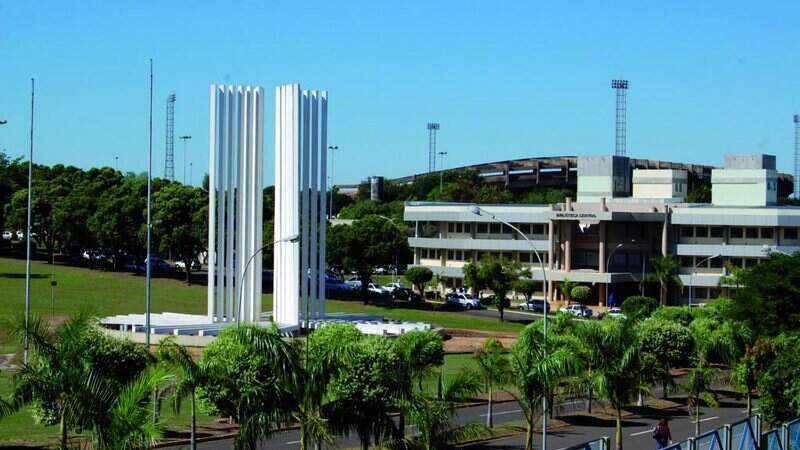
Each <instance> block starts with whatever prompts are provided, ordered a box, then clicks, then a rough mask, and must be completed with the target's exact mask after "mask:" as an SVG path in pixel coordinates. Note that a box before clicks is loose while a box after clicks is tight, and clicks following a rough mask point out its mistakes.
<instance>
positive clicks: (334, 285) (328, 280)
mask: <svg viewBox="0 0 800 450" xmlns="http://www.w3.org/2000/svg"><path fill="white" fill-rule="evenodd" d="M353 290H354V289H353V286H351V285H349V284H347V283H345V282H344V281H342V280H341V278H339V277H337V276H335V275H331V274H325V292H327V293H329V294H346V293H349V292H352V291H353Z"/></svg>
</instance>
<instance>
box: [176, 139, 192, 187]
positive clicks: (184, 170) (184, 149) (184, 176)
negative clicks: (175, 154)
mask: <svg viewBox="0 0 800 450" xmlns="http://www.w3.org/2000/svg"><path fill="white" fill-rule="evenodd" d="M191 138H192V137H191V136H189V135H188V134H185V135H183V136H179V137H178V139H180V140H182V141H183V184H186V141H188V140H189V139H191Z"/></svg>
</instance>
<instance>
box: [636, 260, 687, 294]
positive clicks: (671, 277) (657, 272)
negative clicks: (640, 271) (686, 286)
mask: <svg viewBox="0 0 800 450" xmlns="http://www.w3.org/2000/svg"><path fill="white" fill-rule="evenodd" d="M650 264H651V265H652V272H650V273H647V274H645V275H644V278H643V279H642V281H643V282H646V281H652V282H656V283H658V284H659V287H660V289H659V293H660V294H659V295H660V297H659V298H660V302H661V306H666V305H667V294H669V287H670V286H677V287H679V288H682V287H683V282H681V279H680V277H678V269H679V268H680V263H679V262H678V260H677V259H676V258H675V257H674V256H672V255H664V256H655V257H653V258H650Z"/></svg>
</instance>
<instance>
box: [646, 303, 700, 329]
mask: <svg viewBox="0 0 800 450" xmlns="http://www.w3.org/2000/svg"><path fill="white" fill-rule="evenodd" d="M651 317H652V318H653V319H663V320H667V321H671V322H678V323H680V324H681V325H683V326H685V327H688V326H689V324H690V323H692V319H693V317H692V311H691V310H690V309H689V307H688V306H663V307H661V308H658V309H656V310H655V311H654V312H653V314H652V316H651Z"/></svg>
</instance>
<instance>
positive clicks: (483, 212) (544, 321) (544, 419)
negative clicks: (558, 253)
mask: <svg viewBox="0 0 800 450" xmlns="http://www.w3.org/2000/svg"><path fill="white" fill-rule="evenodd" d="M469 211H470V212H471V213H472V214H475V215H476V216H483V215H486V217H488V218H490V219H491V220H493V221H495V222H497V223H501V224H503V225H505V226H507V227H509V228H511V229H512V230H514V231H516V232H517V234H519V235H520V236H522V238H523V239H525V240H526V241H528V243H529V244H530V245H531V248H532V249H533V253H534V254H535V255H536V259H537V260H538V261H539V267H541V269H542V291H543V292H544V307H543V308H542V312H543V313H544V314H542V316H543V318H542V331H543V334H544V355H545V357H546V356H547V309H548V306H549V303H550V302H549V301H548V297H547V271H546V270H545V268H544V262H543V261H542V256H541V255H540V254H539V251H538V250H537V249H536V246H535V245H534V244H533V241H531V240H530V239H528V236H525V233H523V232H522V231H520V230H519V228H517V227H515V226H514V225H511V224H510V223H508V222H506V221H505V220H503V219H500V218H498V217H497V216H495V215H494V214H492V213H490V212H488V211H486V210H485V209H483V208H481V207H480V206H478V205H472V206H470V208H469ZM547 409H548V405H547V396H545V397H544V398H542V411H543V412H542V450H547Z"/></svg>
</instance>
